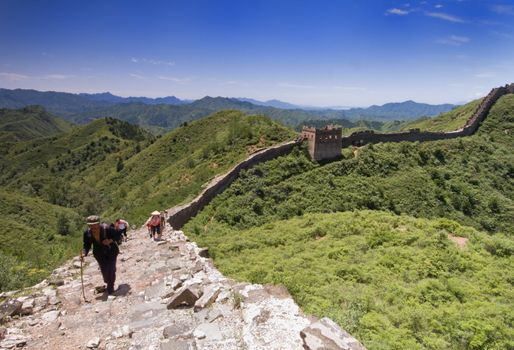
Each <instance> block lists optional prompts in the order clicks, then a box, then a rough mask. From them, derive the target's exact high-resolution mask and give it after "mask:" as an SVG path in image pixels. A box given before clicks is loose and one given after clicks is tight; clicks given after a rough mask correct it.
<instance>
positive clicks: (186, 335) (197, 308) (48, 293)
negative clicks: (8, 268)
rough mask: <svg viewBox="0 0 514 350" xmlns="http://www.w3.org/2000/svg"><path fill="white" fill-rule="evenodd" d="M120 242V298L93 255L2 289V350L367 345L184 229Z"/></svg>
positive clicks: (141, 234) (135, 234)
mask: <svg viewBox="0 0 514 350" xmlns="http://www.w3.org/2000/svg"><path fill="white" fill-rule="evenodd" d="M129 236H130V237H131V239H130V240H129V241H128V242H125V243H123V245H122V246H121V247H120V248H121V252H122V254H120V255H119V256H118V265H117V269H118V271H117V286H118V290H117V292H116V293H115V294H116V295H114V296H109V297H107V295H105V294H95V287H97V286H102V285H103V283H102V279H101V274H100V271H99V269H98V264H97V263H96V261H95V260H94V258H93V257H92V256H90V257H87V258H86V263H85V268H84V284H85V290H86V297H87V298H88V299H89V301H90V302H84V300H83V298H82V294H81V282H80V261H79V260H78V259H77V258H75V259H74V260H72V261H70V262H68V263H67V264H66V265H64V266H63V267H61V268H58V269H56V270H55V271H54V272H53V274H52V276H51V277H50V278H49V279H48V280H45V281H43V282H41V283H40V284H38V285H36V286H34V287H32V288H27V289H25V290H23V291H21V292H18V293H12V292H9V293H3V295H2V296H3V297H7V298H8V300H7V301H5V302H4V303H3V304H2V305H0V318H3V319H4V324H2V325H0V349H13V348H20V347H23V348H24V349H88V348H90V349H94V348H98V349H106V350H117V349H130V350H136V349H155V350H172V349H176V350H180V349H213V350H214V349H216V350H218V349H364V347H363V346H362V345H360V343H358V341H357V340H355V339H354V338H353V337H351V336H350V335H348V334H347V333H346V332H344V331H343V330H341V329H340V328H339V327H338V326H337V325H335V324H334V323H333V322H332V321H331V320H329V319H322V320H316V319H315V318H313V317H307V316H305V315H304V314H303V313H302V311H301V310H300V309H299V307H298V306H297V305H296V304H295V303H294V301H293V299H292V298H291V296H290V295H289V293H288V292H287V290H286V289H285V287H283V286H268V285H267V286H262V285H252V284H248V283H237V282H235V281H233V280H230V279H227V278H225V277H224V276H223V275H222V274H221V273H220V272H219V271H218V270H217V269H216V268H215V267H214V266H213V264H212V261H211V260H210V259H209V258H208V257H207V256H208V251H207V250H206V249H199V248H198V247H197V246H196V244H195V243H191V242H189V241H188V239H187V237H186V236H184V234H183V233H182V231H172V230H171V229H170V228H167V229H166V230H165V231H164V236H163V240H162V241H159V242H155V241H152V240H151V239H150V238H149V237H148V235H147V233H146V229H140V230H136V231H132V232H130V233H129Z"/></svg>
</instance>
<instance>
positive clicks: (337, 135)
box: [302, 125, 343, 161]
mask: <svg viewBox="0 0 514 350" xmlns="http://www.w3.org/2000/svg"><path fill="white" fill-rule="evenodd" d="M342 135H343V129H342V128H341V127H339V126H334V125H327V126H325V127H324V128H320V129H318V128H313V127H309V126H304V127H303V129H302V137H303V139H304V140H307V142H308V143H309V154H310V155H311V158H312V159H313V160H315V161H320V160H331V159H337V158H340V157H341V146H342V144H341V139H342Z"/></svg>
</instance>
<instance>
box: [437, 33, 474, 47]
mask: <svg viewBox="0 0 514 350" xmlns="http://www.w3.org/2000/svg"><path fill="white" fill-rule="evenodd" d="M470 41H471V40H470V39H469V38H468V37H465V36H458V35H450V36H449V37H447V38H444V39H439V40H437V42H438V43H439V44H445V45H453V46H461V45H462V44H467V43H469V42H470Z"/></svg>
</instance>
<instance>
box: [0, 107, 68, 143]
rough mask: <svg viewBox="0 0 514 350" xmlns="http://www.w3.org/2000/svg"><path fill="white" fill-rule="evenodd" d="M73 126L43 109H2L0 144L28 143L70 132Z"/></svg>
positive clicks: (0, 116) (0, 113) (0, 115)
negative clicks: (32, 140)
mask: <svg viewBox="0 0 514 350" xmlns="http://www.w3.org/2000/svg"><path fill="white" fill-rule="evenodd" d="M71 127H72V124H71V123H69V122H67V121H65V120H63V119H61V118H57V117H55V116H53V115H51V114H49V113H47V112H46V111H45V110H44V109H43V108H42V107H39V106H29V107H25V108H23V109H21V110H13V109H0V142H2V143H3V142H9V141H11V142H16V141H26V140H30V139H36V138H41V137H47V136H54V135H57V134H60V133H63V132H66V131H69V130H70V129H71Z"/></svg>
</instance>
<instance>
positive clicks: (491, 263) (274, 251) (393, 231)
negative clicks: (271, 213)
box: [188, 211, 514, 350]
mask: <svg viewBox="0 0 514 350" xmlns="http://www.w3.org/2000/svg"><path fill="white" fill-rule="evenodd" d="M214 230H215V231H214V232H211V233H212V234H209V235H203V234H200V235H195V236H194V239H195V240H198V241H199V243H200V244H202V245H205V246H208V247H209V252H211V253H212V255H213V257H214V259H215V261H216V264H217V266H218V267H219V268H220V270H221V271H222V272H223V273H225V274H227V275H229V276H232V277H236V278H238V279H240V280H245V281H252V282H255V283H284V284H285V285H286V287H287V288H288V290H289V291H290V292H291V293H292V294H293V296H294V298H295V300H296V301H297V302H298V303H299V304H300V305H301V306H302V308H303V309H304V310H305V311H306V312H308V313H313V314H315V315H317V316H319V317H321V316H329V317H331V318H332V319H334V320H335V321H337V322H338V323H339V324H341V325H342V326H343V327H344V328H345V329H346V330H348V331H349V332H351V333H352V334H353V335H355V336H357V337H358V338H359V339H360V340H361V341H363V342H364V344H365V345H366V346H367V347H368V349H370V350H372V349H412V350H414V349H485V348H488V349H506V348H508V346H509V344H510V345H512V343H509V339H510V341H511V340H512V337H513V336H514V332H513V331H512V328H510V326H511V322H512V317H514V313H513V311H512V310H514V290H513V288H512V285H511V283H512V281H513V275H512V271H513V269H514V262H513V260H512V257H511V255H512V253H513V252H514V244H513V242H512V240H510V239H507V238H506V237H504V236H502V235H496V236H494V237H490V236H489V235H487V234H485V233H482V232H478V231H476V230H474V229H472V228H469V227H465V226H460V225H459V224H457V223H456V222H452V221H449V220H446V219H439V220H426V219H414V218H412V217H409V216H396V215H393V214H390V213H386V212H378V211H355V212H345V213H333V214H306V215H304V216H302V217H296V218H293V219H290V220H287V221H275V222H272V223H268V224H264V225H263V226H260V227H257V228H251V229H247V230H242V231H240V230H231V229H228V228H223V227H217V228H214ZM188 233H189V232H188ZM448 234H452V235H457V236H464V237H467V238H468V239H469V242H468V244H467V246H466V247H465V248H464V249H459V248H458V247H457V246H456V245H455V244H454V243H453V242H451V241H450V240H449V239H448V238H447V235H448Z"/></svg>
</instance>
